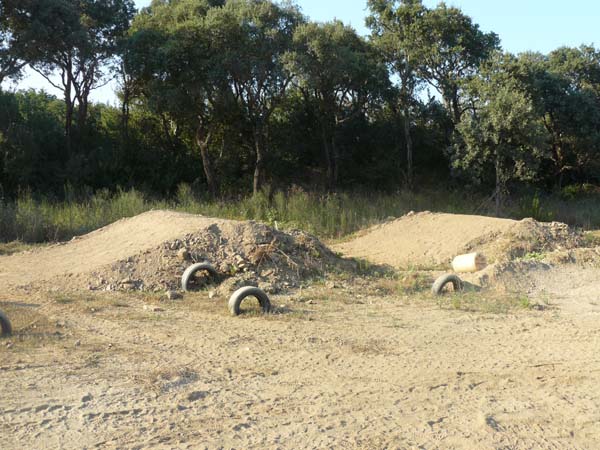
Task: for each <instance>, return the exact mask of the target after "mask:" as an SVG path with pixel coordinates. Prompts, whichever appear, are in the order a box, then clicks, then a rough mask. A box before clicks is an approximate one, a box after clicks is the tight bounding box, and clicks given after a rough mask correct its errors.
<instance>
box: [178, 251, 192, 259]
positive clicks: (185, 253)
mask: <svg viewBox="0 0 600 450" xmlns="http://www.w3.org/2000/svg"><path fill="white" fill-rule="evenodd" d="M177 258H178V259H180V260H181V261H189V260H190V259H191V256H190V252H189V251H188V249H187V248H181V249H179V251H178V252H177Z"/></svg>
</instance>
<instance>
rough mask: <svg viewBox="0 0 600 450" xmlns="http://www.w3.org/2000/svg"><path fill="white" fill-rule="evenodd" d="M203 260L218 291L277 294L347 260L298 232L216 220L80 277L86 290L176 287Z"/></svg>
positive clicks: (253, 223) (346, 264)
mask: <svg viewBox="0 0 600 450" xmlns="http://www.w3.org/2000/svg"><path fill="white" fill-rule="evenodd" d="M204 261H207V262H209V263H211V264H212V265H213V266H214V267H215V268H216V269H217V271H218V272H219V274H220V276H221V277H220V278H221V281H222V280H224V282H223V284H222V285H221V286H220V289H219V290H220V291H223V292H222V293H223V294H226V293H229V294H230V293H231V292H230V291H231V290H232V289H234V288H235V287H238V286H241V285H255V286H257V285H258V286H260V287H261V288H263V289H264V290H266V291H267V292H269V293H277V292H279V291H281V290H285V289H288V288H294V287H297V286H298V285H299V284H300V282H301V281H302V280H303V279H305V278H307V277H312V276H315V275H317V274H323V273H325V272H326V271H327V270H330V269H333V268H334V267H337V268H342V267H345V268H348V267H349V265H350V264H351V263H349V262H347V261H344V260H342V259H341V258H339V257H337V256H336V255H335V254H334V253H333V252H332V251H331V250H329V249H328V248H327V247H325V246H324V245H323V244H322V243H321V242H320V241H319V240H318V239H317V238H315V237H314V236H311V235H309V234H307V233H304V232H302V231H290V232H288V233H285V232H282V231H278V230H275V229H273V228H271V227H268V226H266V225H264V224H260V223H256V222H253V221H249V222H236V221H223V220H219V221H215V222H214V223H211V224H208V225H206V226H204V227H201V228H200V229H199V230H197V231H195V232H193V233H188V234H186V235H184V236H181V237H179V238H177V239H172V240H168V241H165V242H163V243H161V244H160V245H158V246H156V247H154V248H151V249H147V250H145V251H143V252H141V253H138V254H135V255H131V256H129V257H127V258H125V259H121V260H118V261H115V262H114V263H112V264H110V265H106V266H103V267H101V268H100V269H98V270H95V271H93V272H92V273H91V274H90V275H89V276H88V277H86V278H85V279H84V281H85V282H86V283H87V288H88V289H92V290H108V291H110V290H141V291H155V292H158V291H165V290H174V289H179V288H180V287H181V275H182V273H183V271H184V270H185V269H186V268H187V267H189V266H190V265H191V264H193V263H195V262H204ZM225 291H227V292H225Z"/></svg>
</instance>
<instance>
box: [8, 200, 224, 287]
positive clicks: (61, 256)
mask: <svg viewBox="0 0 600 450" xmlns="http://www.w3.org/2000/svg"><path fill="white" fill-rule="evenodd" d="M224 222H231V221H226V220H218V219H212V218H207V217H203V216H196V215H191V214H183V213H177V212H172V211H150V212H147V213H144V214H140V215H139V216H137V217H135V218H133V219H122V220H120V221H118V222H115V223H113V224H111V225H108V226H106V227H103V228H100V229H98V230H96V231H93V232H92V233H89V234H87V235H85V236H82V237H78V238H75V239H73V240H72V241H71V242H68V243H65V244H58V245H53V246H51V247H46V248H42V249H39V250H33V251H31V252H26V253H17V254H13V255H10V256H2V257H0V285H18V284H25V283H28V282H30V281H34V280H35V281H39V280H49V279H52V278H54V277H56V276H59V275H65V274H82V273H88V272H91V271H93V270H95V269H97V268H99V267H102V266H104V265H106V264H111V263H112V262H115V261H118V260H121V259H124V258H127V257H128V256H131V255H135V254H137V253H139V252H142V251H144V250H147V249H151V248H153V247H155V246H157V245H159V244H160V243H162V242H165V241H168V240H170V239H175V238H177V237H180V236H183V235H185V234H187V233H192V232H193V231H196V230H198V229H199V228H203V227H206V226H209V225H211V224H214V223H224Z"/></svg>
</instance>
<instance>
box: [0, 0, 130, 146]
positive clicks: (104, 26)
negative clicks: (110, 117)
mask: <svg viewBox="0 0 600 450" xmlns="http://www.w3.org/2000/svg"><path fill="white" fill-rule="evenodd" d="M4 7H5V10H6V12H7V14H8V15H9V16H10V17H11V18H12V20H13V22H12V23H13V30H12V32H13V34H14V35H16V36H19V39H21V41H22V42H26V43H27V44H26V45H24V46H23V49H22V52H23V54H24V56H25V57H26V59H27V60H28V61H29V63H30V65H31V67H32V68H33V69H34V70H35V71H36V72H38V73H39V74H41V75H42V76H43V77H44V78H45V79H46V80H47V81H48V82H49V83H50V84H51V85H52V86H54V87H55V88H57V89H58V90H60V91H61V92H62V93H63V97H64V101H65V108H66V114H65V134H66V136H67V142H68V145H69V148H70V146H71V145H72V128H73V119H74V115H75V112H76V107H78V110H77V116H78V117H77V125H78V127H79V129H80V130H82V129H83V128H84V127H85V122H86V119H87V114H88V105H89V95H90V92H91V91H92V90H94V89H97V88H98V87H100V86H102V85H104V84H106V83H107V82H108V80H109V79H110V73H109V72H108V71H107V70H106V67H107V66H108V65H109V64H110V63H111V62H113V61H114V58H115V57H116V55H117V53H118V50H119V44H120V40H121V38H122V37H123V36H124V35H125V33H126V31H127V29H128V27H129V22H130V20H131V19H132V17H133V13H134V10H135V9H134V5H133V1H132V0H109V1H96V0H4ZM57 73H58V75H59V78H60V80H56V78H55V74H57Z"/></svg>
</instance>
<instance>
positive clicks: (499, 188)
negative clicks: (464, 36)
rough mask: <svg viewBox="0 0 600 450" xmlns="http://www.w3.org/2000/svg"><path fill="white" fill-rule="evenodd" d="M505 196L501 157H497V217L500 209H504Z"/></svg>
mask: <svg viewBox="0 0 600 450" xmlns="http://www.w3.org/2000/svg"><path fill="white" fill-rule="evenodd" d="M503 194H504V181H503V177H502V164H501V163H500V156H498V155H496V215H497V216H499V215H500V209H501V208H502V203H503V198H502V196H503Z"/></svg>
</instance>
